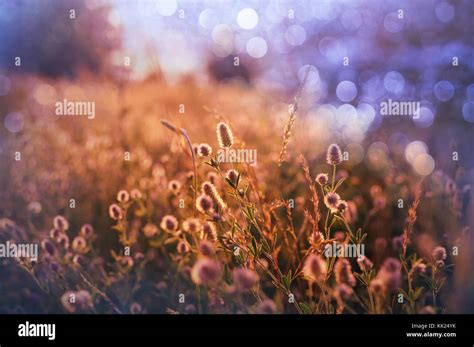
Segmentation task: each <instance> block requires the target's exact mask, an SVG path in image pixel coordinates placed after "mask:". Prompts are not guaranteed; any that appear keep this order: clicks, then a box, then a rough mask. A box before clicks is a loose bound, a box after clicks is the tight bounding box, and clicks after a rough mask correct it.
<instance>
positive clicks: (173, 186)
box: [168, 180, 181, 195]
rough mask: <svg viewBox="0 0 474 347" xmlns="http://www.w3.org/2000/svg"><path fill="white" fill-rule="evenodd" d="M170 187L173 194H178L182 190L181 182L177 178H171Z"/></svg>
mask: <svg viewBox="0 0 474 347" xmlns="http://www.w3.org/2000/svg"><path fill="white" fill-rule="evenodd" d="M168 189H169V190H171V191H172V192H173V194H175V195H177V194H178V193H179V191H180V190H181V183H179V182H178V181H177V180H171V181H170V182H169V183H168Z"/></svg>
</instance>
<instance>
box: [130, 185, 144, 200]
mask: <svg viewBox="0 0 474 347" xmlns="http://www.w3.org/2000/svg"><path fill="white" fill-rule="evenodd" d="M130 197H131V198H132V199H133V200H140V199H141V198H142V197H143V195H142V192H141V191H140V190H139V189H136V188H135V189H132V190H131V191H130Z"/></svg>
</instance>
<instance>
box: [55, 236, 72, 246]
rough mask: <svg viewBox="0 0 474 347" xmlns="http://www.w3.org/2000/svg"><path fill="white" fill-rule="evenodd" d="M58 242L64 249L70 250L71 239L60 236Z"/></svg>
mask: <svg viewBox="0 0 474 347" xmlns="http://www.w3.org/2000/svg"><path fill="white" fill-rule="evenodd" d="M56 242H57V243H58V245H60V246H61V247H62V248H64V249H68V248H69V237H68V236H67V235H66V234H60V235H59V236H58V237H57V239H56Z"/></svg>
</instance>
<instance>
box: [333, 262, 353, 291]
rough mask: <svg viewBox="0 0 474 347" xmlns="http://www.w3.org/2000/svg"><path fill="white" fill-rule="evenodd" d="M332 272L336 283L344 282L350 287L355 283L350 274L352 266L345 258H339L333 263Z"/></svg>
mask: <svg viewBox="0 0 474 347" xmlns="http://www.w3.org/2000/svg"><path fill="white" fill-rule="evenodd" d="M334 274H335V277H336V283H338V284H346V285H348V286H350V287H354V286H355V285H356V279H355V277H354V275H353V274H352V267H351V263H350V262H349V260H347V259H345V258H339V260H338V261H337V262H336V264H335V265H334Z"/></svg>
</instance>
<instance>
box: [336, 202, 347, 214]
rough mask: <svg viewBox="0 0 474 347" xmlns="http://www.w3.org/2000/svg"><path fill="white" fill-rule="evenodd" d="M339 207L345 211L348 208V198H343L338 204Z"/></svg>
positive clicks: (341, 210)
mask: <svg viewBox="0 0 474 347" xmlns="http://www.w3.org/2000/svg"><path fill="white" fill-rule="evenodd" d="M337 209H338V210H339V211H340V212H344V211H345V210H346V209H347V202H346V200H341V201H339V203H338V204H337Z"/></svg>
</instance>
